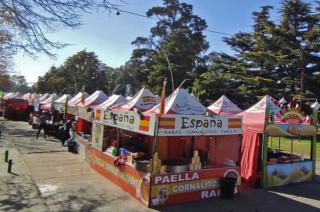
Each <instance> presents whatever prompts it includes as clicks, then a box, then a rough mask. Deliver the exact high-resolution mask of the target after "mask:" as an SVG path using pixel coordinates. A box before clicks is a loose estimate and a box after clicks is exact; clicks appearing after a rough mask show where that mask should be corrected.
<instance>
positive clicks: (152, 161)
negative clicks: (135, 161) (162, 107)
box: [148, 117, 160, 208]
mask: <svg viewBox="0 0 320 212" xmlns="http://www.w3.org/2000/svg"><path fill="white" fill-rule="evenodd" d="M159 119H160V117H159V118H158V117H156V121H155V124H154V136H153V140H152V149H151V154H152V155H151V158H152V160H151V171H150V172H151V173H150V185H149V203H148V205H149V208H151V194H152V178H153V175H154V154H155V151H156V147H157V138H158V133H159V129H158V122H159Z"/></svg>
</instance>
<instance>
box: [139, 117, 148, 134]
mask: <svg viewBox="0 0 320 212" xmlns="http://www.w3.org/2000/svg"><path fill="white" fill-rule="evenodd" d="M149 126H150V116H144V119H141V120H140V125H139V130H142V131H147V132H148V131H149Z"/></svg>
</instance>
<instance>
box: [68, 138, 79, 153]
mask: <svg viewBox="0 0 320 212" xmlns="http://www.w3.org/2000/svg"><path fill="white" fill-rule="evenodd" d="M68 152H72V153H74V154H78V148H77V142H75V141H69V142H68Z"/></svg>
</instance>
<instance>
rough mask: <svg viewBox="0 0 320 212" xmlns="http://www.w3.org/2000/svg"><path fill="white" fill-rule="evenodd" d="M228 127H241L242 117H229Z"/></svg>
mask: <svg viewBox="0 0 320 212" xmlns="http://www.w3.org/2000/svg"><path fill="white" fill-rule="evenodd" d="M228 128H241V119H239V118H233V119H229V120H228Z"/></svg>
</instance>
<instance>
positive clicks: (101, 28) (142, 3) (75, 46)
mask: <svg viewBox="0 0 320 212" xmlns="http://www.w3.org/2000/svg"><path fill="white" fill-rule="evenodd" d="M114 1H115V2H116V0H114ZM126 2H127V4H123V6H122V7H121V9H122V10H127V11H131V12H135V13H139V14H145V12H146V11H147V10H148V9H149V8H151V7H152V6H156V5H161V4H162V1H161V0H126ZM184 2H187V3H189V4H192V5H193V6H194V14H196V15H199V16H200V17H202V18H204V19H205V20H206V21H207V24H208V30H213V31H220V32H225V33H229V34H234V33H236V32H239V31H250V29H251V26H252V23H253V22H252V15H251V13H252V12H253V11H256V10H258V9H259V7H260V6H262V5H266V4H268V5H273V6H275V8H278V5H279V2H280V1H279V0H184ZM275 17H276V15H275ZM155 23H156V21H154V20H151V19H147V18H143V17H137V16H133V15H129V14H124V13H121V14H120V15H118V16H117V15H116V14H115V12H113V13H111V14H110V13H108V12H102V11H100V12H94V13H91V14H85V15H84V16H83V25H82V26H81V27H80V28H78V29H64V30H61V31H59V32H55V33H51V34H48V36H49V38H51V39H52V40H54V41H60V42H64V43H69V44H71V45H70V46H68V47H66V48H63V49H59V50H56V51H54V52H55V53H56V55H57V58H56V60H53V59H50V58H49V57H47V56H46V55H38V58H37V59H34V58H30V57H28V56H24V55H23V54H22V53H19V54H17V55H16V56H15V58H14V63H15V65H14V71H16V72H18V73H20V74H22V75H24V76H25V77H26V79H27V81H28V82H29V83H33V82H36V81H37V79H38V76H41V75H43V74H44V73H45V72H46V71H47V70H48V69H49V67H50V66H52V65H55V66H59V65H61V64H62V63H63V62H64V61H65V60H66V58H68V57H69V56H71V55H73V54H75V53H76V52H78V51H81V50H83V49H85V48H86V49H87V51H93V52H95V53H96V54H97V55H98V57H99V59H100V60H101V61H102V62H104V63H105V64H107V65H109V66H111V67H118V66H120V65H123V64H124V63H125V62H126V61H127V60H128V59H129V58H130V55H131V52H132V49H133V48H134V46H132V45H131V42H132V41H133V40H134V39H135V38H136V37H137V36H148V35H149V30H150V28H151V27H152V26H154V25H155ZM205 35H206V36H207V40H208V41H209V43H210V49H209V52H210V51H224V52H227V53H231V49H230V48H229V47H228V46H226V45H225V44H224V43H223V42H222V37H223V35H219V34H214V33H210V32H205Z"/></svg>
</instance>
